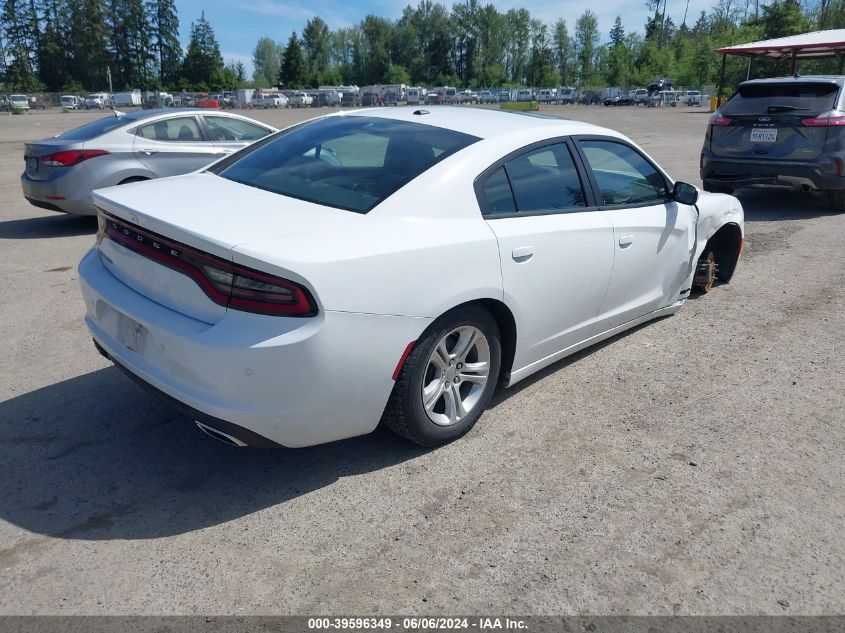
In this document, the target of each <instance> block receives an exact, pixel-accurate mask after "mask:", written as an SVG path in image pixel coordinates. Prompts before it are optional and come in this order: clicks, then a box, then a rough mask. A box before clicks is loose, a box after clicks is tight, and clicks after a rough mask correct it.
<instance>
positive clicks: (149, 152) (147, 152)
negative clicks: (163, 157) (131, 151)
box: [141, 149, 158, 156]
mask: <svg viewBox="0 0 845 633" xmlns="http://www.w3.org/2000/svg"><path fill="white" fill-rule="evenodd" d="M141 151H142V152H143V153H144V154H146V155H147V156H152V155H153V154H158V150H157V149H142V150H141Z"/></svg>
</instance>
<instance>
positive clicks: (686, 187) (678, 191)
mask: <svg viewBox="0 0 845 633" xmlns="http://www.w3.org/2000/svg"><path fill="white" fill-rule="evenodd" d="M672 200H674V201H675V202H679V203H681V204H689V205H693V204H695V203H696V202H698V189H697V188H696V187H694V186H693V185H691V184H689V183H688V182H681V181H678V182H676V183H675V186H674V187H673V188H672Z"/></svg>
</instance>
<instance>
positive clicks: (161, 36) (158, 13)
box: [147, 0, 182, 87]
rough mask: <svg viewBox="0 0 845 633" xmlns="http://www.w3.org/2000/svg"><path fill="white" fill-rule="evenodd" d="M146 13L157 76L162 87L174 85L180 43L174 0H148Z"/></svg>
mask: <svg viewBox="0 0 845 633" xmlns="http://www.w3.org/2000/svg"><path fill="white" fill-rule="evenodd" d="M147 15H148V19H149V25H150V42H151V44H152V47H153V50H155V52H156V62H157V64H158V78H159V82H160V83H161V85H162V86H163V87H170V86H174V85H175V84H176V82H177V81H178V79H179V71H180V66H181V63H182V45H181V44H179V15H178V14H177V12H176V4H175V0H148V1H147Z"/></svg>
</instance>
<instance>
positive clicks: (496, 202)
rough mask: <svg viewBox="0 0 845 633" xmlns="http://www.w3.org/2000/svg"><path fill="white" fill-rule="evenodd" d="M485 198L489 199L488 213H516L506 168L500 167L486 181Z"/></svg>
mask: <svg viewBox="0 0 845 633" xmlns="http://www.w3.org/2000/svg"><path fill="white" fill-rule="evenodd" d="M483 187H484V197H485V198H487V213H489V214H491V215H497V214H500V213H516V204H515V203H514V201H513V193H511V185H510V183H509V182H508V177H507V175H506V174H505V168H504V167H499V168H498V169H497V170H496V171H494V172H493V173H492V174H490V175H489V176H488V177H487V178H486V179H485V180H484V185H483Z"/></svg>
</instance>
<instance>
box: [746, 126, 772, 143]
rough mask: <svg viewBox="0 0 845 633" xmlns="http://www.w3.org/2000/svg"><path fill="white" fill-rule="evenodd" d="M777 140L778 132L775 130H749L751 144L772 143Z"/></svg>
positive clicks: (756, 128) (755, 128) (759, 128)
mask: <svg viewBox="0 0 845 633" xmlns="http://www.w3.org/2000/svg"><path fill="white" fill-rule="evenodd" d="M777 140H778V131H777V129H776V128H761V127H753V128H751V142H752V143H774V142H775V141H777Z"/></svg>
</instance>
